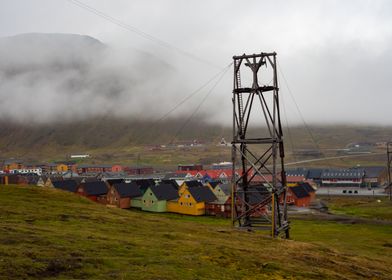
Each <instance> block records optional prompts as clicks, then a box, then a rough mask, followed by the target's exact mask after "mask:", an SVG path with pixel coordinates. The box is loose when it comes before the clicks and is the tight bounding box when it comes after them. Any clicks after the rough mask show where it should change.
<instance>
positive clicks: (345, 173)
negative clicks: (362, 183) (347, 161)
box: [321, 168, 365, 179]
mask: <svg viewBox="0 0 392 280" xmlns="http://www.w3.org/2000/svg"><path fill="white" fill-rule="evenodd" d="M364 175H365V170H364V169H363V168H351V169H326V170H323V173H322V174H321V178H322V179H331V178H332V179H335V178H337V179H361V178H362V177H363V176H364Z"/></svg>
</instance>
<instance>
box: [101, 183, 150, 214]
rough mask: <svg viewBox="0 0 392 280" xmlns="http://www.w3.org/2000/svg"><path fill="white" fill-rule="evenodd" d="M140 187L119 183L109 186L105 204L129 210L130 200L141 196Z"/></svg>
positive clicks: (133, 184)
mask: <svg viewBox="0 0 392 280" xmlns="http://www.w3.org/2000/svg"><path fill="white" fill-rule="evenodd" d="M142 195H143V193H142V191H141V190H140V187H139V186H138V185H137V184H136V183H134V182H132V183H129V184H128V183H119V184H114V185H112V186H110V188H109V192H108V194H107V203H108V204H109V205H113V206H116V207H118V208H122V209H124V208H130V207H131V199H132V198H135V197H140V196H142Z"/></svg>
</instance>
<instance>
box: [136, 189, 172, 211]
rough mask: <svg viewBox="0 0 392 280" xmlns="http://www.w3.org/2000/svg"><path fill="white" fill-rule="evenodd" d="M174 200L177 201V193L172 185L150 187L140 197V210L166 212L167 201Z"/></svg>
mask: <svg viewBox="0 0 392 280" xmlns="http://www.w3.org/2000/svg"><path fill="white" fill-rule="evenodd" d="M176 199H178V191H177V190H176V189H175V188H174V187H173V186H172V185H170V184H159V185H157V186H150V187H149V188H148V189H147V190H146V192H145V193H144V195H143V196H142V201H141V202H142V210H143V211H151V212H166V203H167V201H169V200H176ZM131 204H132V203H131Z"/></svg>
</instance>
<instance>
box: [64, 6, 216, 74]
mask: <svg viewBox="0 0 392 280" xmlns="http://www.w3.org/2000/svg"><path fill="white" fill-rule="evenodd" d="M67 1H68V2H70V3H71V4H73V5H76V6H78V7H80V8H82V9H84V10H86V11H88V12H90V13H93V14H95V15H97V16H99V17H101V18H103V19H105V20H107V21H109V22H111V23H113V24H115V25H117V26H119V27H121V28H123V29H125V30H127V31H130V32H132V33H135V34H137V35H139V36H141V37H143V38H144V39H147V40H150V41H152V42H154V43H156V44H158V45H160V46H162V47H165V48H167V49H171V50H173V51H175V52H177V53H179V54H181V55H183V56H186V57H188V58H191V59H193V60H195V61H198V62H200V63H203V64H206V65H209V66H211V67H213V68H219V67H218V66H216V65H214V64H213V63H211V62H210V61H207V60H205V59H203V58H200V57H198V56H196V55H194V54H191V53H189V52H187V51H184V50H182V49H180V48H178V47H176V46H174V45H172V44H170V43H168V42H166V41H164V40H162V39H159V38H157V37H155V36H153V35H151V34H148V33H146V32H144V31H142V30H140V29H138V28H136V27H134V26H132V25H129V24H127V23H125V22H123V21H121V20H119V19H116V18H114V17H112V16H110V15H108V14H105V13H104V12H102V11H100V10H98V9H96V8H93V7H91V6H89V5H87V4H85V3H83V2H81V1H78V0H67Z"/></svg>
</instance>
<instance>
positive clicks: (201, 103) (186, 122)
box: [170, 63, 232, 143]
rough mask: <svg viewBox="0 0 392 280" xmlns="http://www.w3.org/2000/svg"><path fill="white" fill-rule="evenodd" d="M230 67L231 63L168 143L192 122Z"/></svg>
mask: <svg viewBox="0 0 392 280" xmlns="http://www.w3.org/2000/svg"><path fill="white" fill-rule="evenodd" d="M231 65H232V63H230V65H229V66H228V67H226V70H225V71H224V72H223V73H222V74H221V76H220V77H219V79H218V80H217V81H216V82H215V84H214V85H213V86H212V88H211V89H210V90H209V91H208V92H207V94H206V95H205V96H204V98H203V99H202V100H201V102H200V103H199V105H198V106H197V107H196V108H195V110H194V111H193V112H192V114H191V115H190V116H189V117H188V119H187V120H186V121H185V122H184V123H183V125H182V126H181V127H180V128H179V129H178V130H177V132H176V133H175V135H174V137H173V138H172V140H171V141H170V143H173V142H174V140H175V139H176V138H177V136H178V135H179V134H180V133H181V131H182V130H183V129H184V127H185V126H186V125H187V124H188V123H189V122H190V121H191V120H192V118H193V117H194V116H195V115H196V113H197V112H198V111H199V109H200V108H201V106H202V105H203V104H204V102H205V101H206V100H207V98H208V97H209V96H210V95H211V93H212V92H213V90H214V89H215V88H216V86H217V85H218V84H219V82H220V81H221V80H222V79H223V77H224V76H225V74H226V73H227V71H228V70H229V68H230V66H231Z"/></svg>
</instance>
